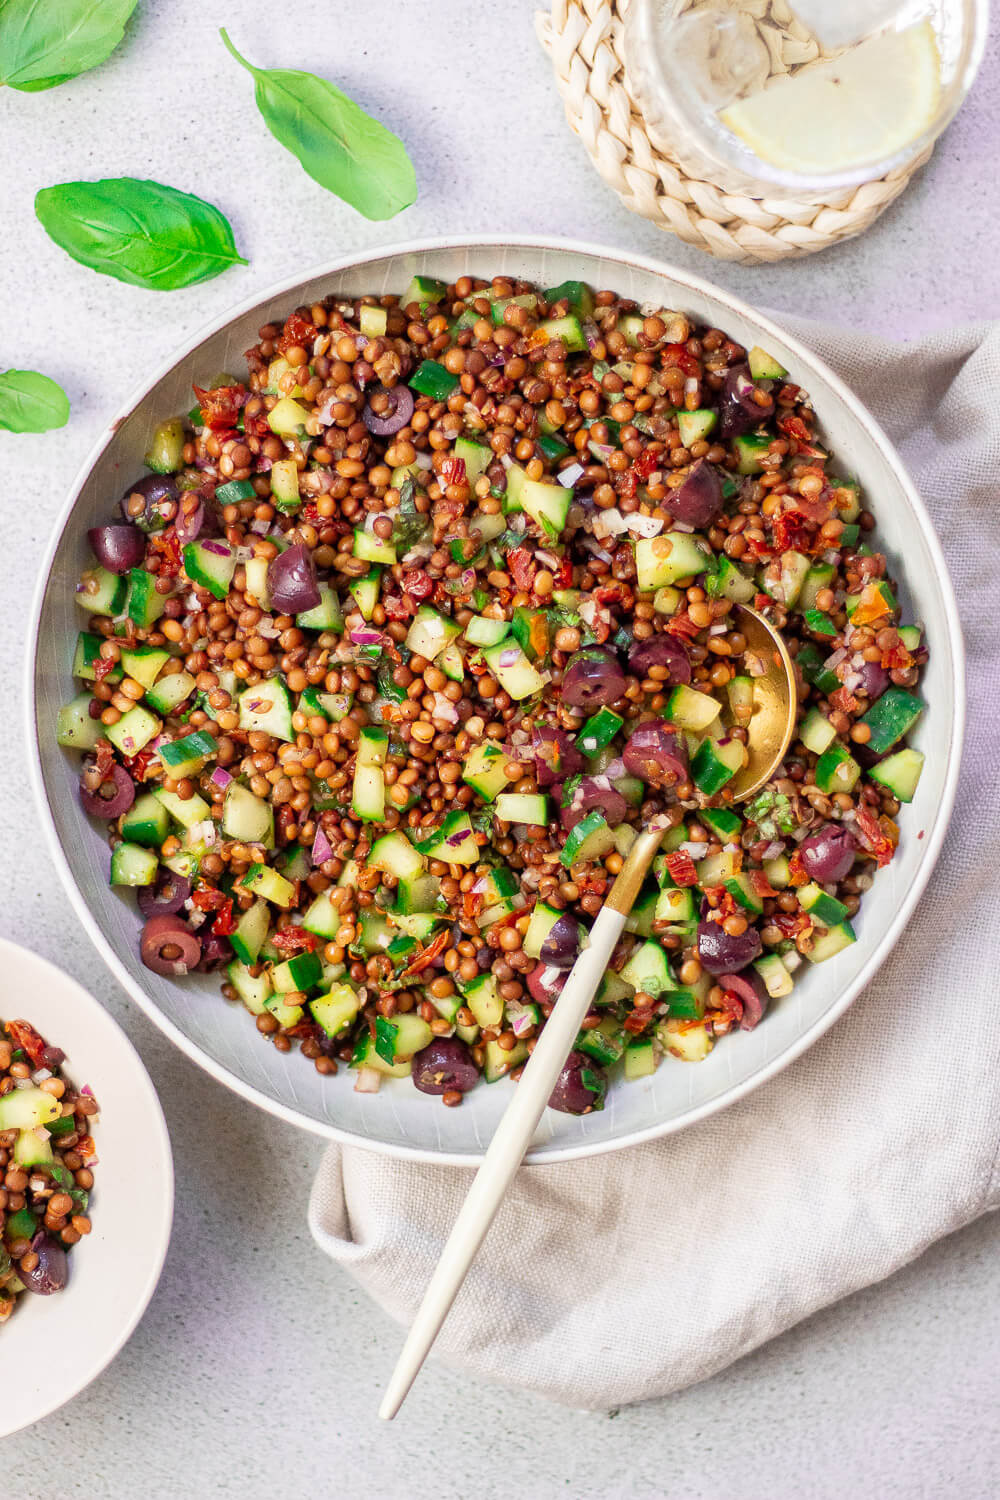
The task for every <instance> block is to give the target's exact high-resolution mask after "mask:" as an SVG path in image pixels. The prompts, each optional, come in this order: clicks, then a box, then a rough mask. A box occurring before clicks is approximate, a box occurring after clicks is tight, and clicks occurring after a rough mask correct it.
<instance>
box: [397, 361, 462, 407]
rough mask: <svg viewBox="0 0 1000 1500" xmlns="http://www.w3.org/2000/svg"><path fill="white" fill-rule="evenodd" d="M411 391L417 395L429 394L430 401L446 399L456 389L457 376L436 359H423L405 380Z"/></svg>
mask: <svg viewBox="0 0 1000 1500" xmlns="http://www.w3.org/2000/svg"><path fill="white" fill-rule="evenodd" d="M407 384H408V386H409V387H410V390H411V391H416V392H417V394H418V395H419V396H429V397H430V398H431V400H432V401H447V399H448V397H449V396H450V395H451V394H452V392H453V391H456V390H458V384H459V382H458V376H457V375H453V374H452V373H451V371H450V370H446V369H445V367H444V365H442V364H439V363H438V362H437V360H436V359H425V360H422V361H421V363H420V364H419V365H418V366H417V368H416V369H415V370H414V372H413V374H412V375H411V376H410V377H409V380H408V381H407Z"/></svg>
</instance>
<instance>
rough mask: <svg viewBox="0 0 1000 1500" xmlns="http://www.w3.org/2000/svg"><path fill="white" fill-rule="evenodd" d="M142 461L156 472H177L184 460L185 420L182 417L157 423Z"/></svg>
mask: <svg viewBox="0 0 1000 1500" xmlns="http://www.w3.org/2000/svg"><path fill="white" fill-rule="evenodd" d="M142 461H143V463H144V464H145V465H146V468H147V469H152V471H153V473H154V474H175V473H176V472H177V470H178V469H179V468H180V466H181V464H182V463H183V462H184V422H183V420H182V419H181V418H180V417H170V418H168V419H167V421H165V422H158V423H157V425H156V426H155V427H154V428H153V436H152V438H151V439H150V442H149V447H148V448H147V450H146V453H145V455H144V456H143V460H142Z"/></svg>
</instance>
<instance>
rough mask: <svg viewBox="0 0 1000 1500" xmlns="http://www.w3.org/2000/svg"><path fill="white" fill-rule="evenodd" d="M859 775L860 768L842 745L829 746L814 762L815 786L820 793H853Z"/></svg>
mask: <svg viewBox="0 0 1000 1500" xmlns="http://www.w3.org/2000/svg"><path fill="white" fill-rule="evenodd" d="M860 775H861V767H860V766H859V765H858V763H857V761H856V760H855V759H854V757H853V755H850V754H848V752H847V751H846V750H845V749H844V747H843V745H838V744H833V745H831V746H830V748H829V750H825V751H824V752H823V754H822V755H821V756H820V758H819V760H818V761H817V762H816V785H817V786H818V787H819V789H820V791H821V792H826V793H828V794H832V793H834V792H850V791H853V790H854V787H855V785H856V784H857V780H858V777H859V776H860Z"/></svg>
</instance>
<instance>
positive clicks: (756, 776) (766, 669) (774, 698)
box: [729, 604, 798, 802]
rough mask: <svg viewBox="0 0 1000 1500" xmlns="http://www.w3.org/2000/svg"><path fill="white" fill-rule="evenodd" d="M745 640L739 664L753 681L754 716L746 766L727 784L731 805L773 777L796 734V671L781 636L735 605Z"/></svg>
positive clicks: (760, 617)
mask: <svg viewBox="0 0 1000 1500" xmlns="http://www.w3.org/2000/svg"><path fill="white" fill-rule="evenodd" d="M733 613H734V614H735V615H736V617H737V618H738V620H739V627H740V631H741V632H742V634H743V635H744V637H745V638H746V643H747V647H746V652H745V654H744V658H743V660H744V665H745V667H746V669H747V673H748V675H749V676H750V677H751V678H752V680H753V712H752V714H751V717H750V722H749V724H748V725H747V746H746V748H747V762H746V765H745V766H744V767H743V768H742V770H740V771H737V773H736V775H735V776H734V777H733V778H732V780H731V781H730V783H729V785H730V788H731V789H732V793H733V801H734V802H744V801H745V800H746V799H747V797H752V796H753V794H754V792H757V791H759V790H760V788H761V787H762V786H764V785H765V783H766V782H767V781H769V780H770V778H771V777H772V776H773V775H774V773H775V771H776V770H777V769H778V767H779V766H780V765H781V762H782V761H783V760H784V758H785V755H786V754H787V751H788V747H789V745H790V744H791V742H792V735H793V734H794V732H795V718H796V713H797V710H798V694H797V691H796V687H795V669H794V667H793V666H792V659H791V657H790V656H789V654H788V649H787V647H786V646H785V643H784V641H783V640H782V639H781V636H780V635H779V634H778V632H777V631H776V630H775V629H774V627H773V626H772V625H769V624H768V622H767V621H766V620H765V619H764V617H763V615H759V614H758V613H757V611H756V610H755V609H749V608H748V607H747V606H746V605H745V604H737V605H735V606H734V609H733Z"/></svg>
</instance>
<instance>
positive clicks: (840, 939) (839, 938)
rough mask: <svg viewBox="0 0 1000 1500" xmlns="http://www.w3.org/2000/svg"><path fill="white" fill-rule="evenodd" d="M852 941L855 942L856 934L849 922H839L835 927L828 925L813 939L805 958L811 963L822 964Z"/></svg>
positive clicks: (848, 945)
mask: <svg viewBox="0 0 1000 1500" xmlns="http://www.w3.org/2000/svg"><path fill="white" fill-rule="evenodd" d="M854 942H857V934H856V933H855V931H854V928H853V927H852V926H851V924H850V922H839V923H838V924H837V926H836V927H830V928H829V929H828V930H827V931H826V932H821V933H820V935H819V937H817V938H815V939H814V940H813V945H812V947H811V948H810V949H809V952H808V953H807V954H806V958H808V960H809V962H810V963H811V964H822V963H825V962H826V960H827V959H828V958H834V957H835V956H836V955H837V954H838V953H842V952H843V950H844V949H845V948H849V947H850V945H851V944H852V943H854Z"/></svg>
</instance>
